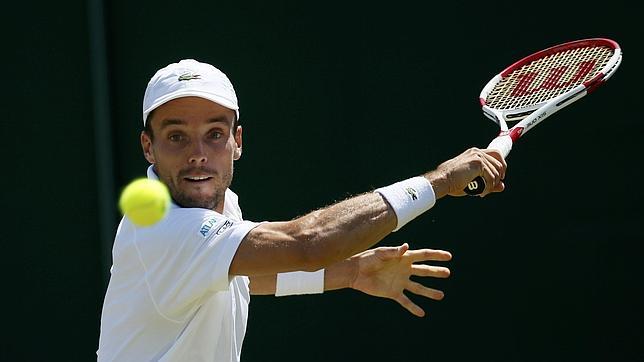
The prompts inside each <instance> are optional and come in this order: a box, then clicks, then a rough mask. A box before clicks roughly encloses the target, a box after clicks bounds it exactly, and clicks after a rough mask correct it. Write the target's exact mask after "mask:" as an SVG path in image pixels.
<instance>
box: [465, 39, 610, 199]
mask: <svg viewBox="0 0 644 362" xmlns="http://www.w3.org/2000/svg"><path fill="white" fill-rule="evenodd" d="M589 46H605V47H609V48H612V49H613V51H614V52H613V55H612V56H611V58H610V59H609V60H608V61H607V62H606V64H605V65H604V68H603V69H601V70H600V71H599V72H598V73H597V75H595V76H594V77H593V78H592V79H590V80H588V81H586V82H584V83H582V84H580V85H578V86H576V87H574V88H572V89H570V90H568V91H567V92H565V93H563V94H561V95H559V96H557V97H555V98H552V99H549V100H546V101H543V102H540V103H537V104H533V105H530V106H526V107H523V108H514V109H506V110H500V109H495V108H491V107H489V106H488V105H487V104H486V99H487V97H488V95H489V94H490V92H491V91H492V90H493V89H494V87H495V86H496V85H497V84H498V83H499V82H500V81H501V80H503V79H504V78H506V77H507V76H508V75H509V74H511V73H512V72H513V71H515V70H517V69H519V68H521V67H522V66H524V65H526V64H529V63H530V62H532V61H534V60H536V59H541V58H543V57H545V56H548V55H551V54H555V53H558V52H561V51H565V50H568V49H577V48H583V47H589ZM621 61H622V52H621V48H620V47H619V44H617V42H615V41H613V40H610V39H606V38H592V39H583V40H576V41H571V42H568V43H564V44H560V45H556V46H553V47H550V48H548V49H544V50H542V51H540V52H537V53H534V54H532V55H529V56H527V57H525V58H523V59H521V60H519V61H518V62H516V63H514V64H512V65H510V66H509V67H507V68H505V69H504V70H503V71H501V72H500V73H499V74H497V75H496V76H495V77H494V78H492V79H491V80H490V81H489V82H488V83H487V84H486V85H485V87H483V90H482V91H481V94H480V95H479V101H480V103H481V107H482V110H483V114H485V116H486V117H488V118H490V119H491V120H493V121H494V122H495V123H497V124H498V125H499V127H500V129H501V132H500V133H499V135H498V136H497V137H496V138H495V139H493V140H492V142H490V144H489V145H488V147H487V148H489V149H496V150H498V151H499V152H500V153H501V155H502V156H503V158H505V157H507V156H508V154H510V151H511V150H512V145H513V144H514V143H515V142H516V141H517V140H518V139H519V138H521V137H522V136H523V135H525V134H526V133H527V132H528V131H529V130H530V129H532V128H533V127H534V126H536V125H537V124H539V123H541V122H542V121H543V120H545V119H546V118H548V117H549V116H551V115H553V114H554V113H555V112H557V111H558V110H560V109H562V108H564V107H566V106H567V105H569V104H571V103H573V102H575V101H577V100H578V99H580V98H582V97H584V96H585V95H586V94H589V93H591V92H593V91H594V90H595V89H596V88H597V87H598V86H600V85H601V84H602V83H604V82H605V81H606V80H608V79H609V78H610V77H611V76H612V75H613V74H614V73H615V70H617V68H618V67H619V65H620V64H621ZM510 121H519V122H518V123H517V124H516V125H514V126H513V127H512V128H510V129H508V125H507V122H510ZM483 190H485V180H484V179H483V178H482V177H480V176H479V177H477V178H476V179H474V180H472V181H471V182H470V183H469V184H468V186H467V187H466V188H465V189H464V191H465V193H467V194H468V195H479V194H481V193H482V192H483Z"/></svg>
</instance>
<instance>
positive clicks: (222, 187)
mask: <svg viewBox="0 0 644 362" xmlns="http://www.w3.org/2000/svg"><path fill="white" fill-rule="evenodd" d="M155 171H157V175H159V178H161V180H162V181H163V183H165V184H166V185H167V186H168V189H169V190H170V195H171V196H172V199H173V201H174V202H175V203H176V204H177V205H179V206H181V207H185V208H202V209H208V210H213V211H218V209H219V208H221V209H220V210H219V211H221V212H223V206H224V198H225V196H226V189H227V188H228V187H229V186H230V184H231V182H232V180H233V169H232V167H231V169H230V172H228V171H227V172H225V173H224V174H223V175H221V177H219V176H220V174H219V173H216V174H215V176H213V177H214V178H215V182H216V185H215V192H214V195H212V196H208V195H205V196H196V195H190V194H188V193H187V192H185V191H184V190H183V189H181V188H180V187H178V186H177V184H178V180H175V179H173V178H172V177H168V176H165V175H161V174H160V173H159V171H158V170H155Z"/></svg>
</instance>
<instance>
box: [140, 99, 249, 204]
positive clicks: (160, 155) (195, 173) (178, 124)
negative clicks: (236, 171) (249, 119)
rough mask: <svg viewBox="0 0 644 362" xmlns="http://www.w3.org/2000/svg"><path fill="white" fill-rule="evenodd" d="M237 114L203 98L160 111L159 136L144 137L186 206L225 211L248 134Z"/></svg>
mask: <svg viewBox="0 0 644 362" xmlns="http://www.w3.org/2000/svg"><path fill="white" fill-rule="evenodd" d="M234 121H235V112H234V111H232V110H230V109H228V108H225V107H223V106H220V105H219V104H216V103H214V102H211V101H209V100H206V99H203V98H199V97H184V98H178V99H174V100H171V101H169V102H167V103H165V104H163V105H161V106H159V107H158V108H157V109H156V110H155V111H154V112H153V113H152V117H150V118H148V122H150V127H151V129H152V134H153V137H152V138H150V135H148V134H147V133H146V132H143V133H141V145H142V147H143V153H144V155H145V158H146V159H147V160H148V161H149V162H150V163H152V164H154V166H155V171H156V172H157V175H159V178H160V179H161V181H163V182H164V183H165V184H166V185H167V186H168V188H169V189H170V193H171V195H172V198H173V199H174V201H175V202H176V203H177V204H179V205H181V206H183V207H200V208H204V209H210V210H215V211H217V212H219V213H222V212H223V207H224V194H225V192H226V188H228V186H230V182H231V181H232V178H233V161H234V160H237V159H239V157H240V156H241V146H242V129H241V126H238V127H237V129H236V131H234V130H233V123H234Z"/></svg>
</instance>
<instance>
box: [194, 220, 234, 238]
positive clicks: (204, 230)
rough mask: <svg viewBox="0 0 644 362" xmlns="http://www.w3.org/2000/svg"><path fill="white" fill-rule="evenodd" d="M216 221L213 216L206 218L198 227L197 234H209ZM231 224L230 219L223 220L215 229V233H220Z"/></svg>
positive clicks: (204, 235)
mask: <svg viewBox="0 0 644 362" xmlns="http://www.w3.org/2000/svg"><path fill="white" fill-rule="evenodd" d="M216 223H217V219H216V218H214V217H211V218H210V219H208V220H206V221H205V222H204V223H203V224H201V228H200V229H199V234H201V236H203V237H204V238H205V237H206V236H208V234H210V231H211V230H212V228H213V227H214V226H215V224H216ZM232 225H233V222H232V221H230V220H226V221H224V223H223V224H222V225H221V226H219V227H218V228H217V229H216V230H215V235H221V234H222V233H223V232H224V231H226V229H228V228H229V227H231V226H232Z"/></svg>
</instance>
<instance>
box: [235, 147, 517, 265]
mask: <svg viewBox="0 0 644 362" xmlns="http://www.w3.org/2000/svg"><path fill="white" fill-rule="evenodd" d="M423 176H424V177H425V178H426V179H427V180H428V181H429V182H430V183H431V185H432V187H433V190H434V193H435V195H436V199H439V198H441V197H443V196H445V195H447V194H449V195H454V196H461V195H463V194H464V193H463V191H462V190H463V188H465V185H467V183H468V182H470V181H471V180H473V179H474V178H476V177H477V176H482V177H484V178H485V180H486V184H487V185H488V189H486V190H485V191H484V193H483V195H487V194H488V193H490V192H499V191H502V190H503V188H504V185H503V183H502V181H501V180H502V179H503V178H504V176H505V162H504V161H503V159H502V158H501V156H500V155H499V153H498V152H497V151H493V150H478V149H470V150H467V151H465V152H464V153H462V154H461V155H459V156H457V157H455V158H453V159H451V160H449V161H447V162H445V163H443V164H441V165H440V166H439V167H438V168H437V169H436V170H434V171H431V172H428V173H427V174H425V175H423ZM396 225H397V219H396V214H395V212H394V211H393V209H392V208H391V206H390V205H389V204H388V203H387V201H386V200H385V199H384V198H383V197H382V196H381V195H379V194H377V193H368V194H363V195H360V196H356V197H353V198H350V199H348V200H345V201H342V202H339V203H337V204H334V205H332V206H329V207H327V208H324V209H321V210H317V211H313V212H311V213H309V214H307V215H305V216H302V217H300V218H297V219H295V220H292V221H287V222H271V223H264V224H261V225H260V226H258V227H256V228H255V229H253V230H252V231H250V232H249V233H248V235H247V236H246V237H245V238H244V240H243V241H242V243H241V244H240V246H239V248H238V250H237V253H236V254H235V257H234V258H233V261H232V263H231V266H230V270H229V274H231V275H248V276H262V275H274V274H277V273H282V272H288V271H295V270H304V271H314V270H318V269H321V268H325V267H327V266H329V265H331V264H333V263H336V262H339V261H341V260H343V259H346V258H348V257H350V256H352V255H355V254H357V253H359V252H360V251H363V250H365V249H367V248H369V247H371V246H373V245H374V244H376V243H377V242H378V241H380V240H382V239H383V238H384V237H385V236H387V235H388V234H389V233H390V232H391V231H392V230H393V229H394V228H395V227H396Z"/></svg>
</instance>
